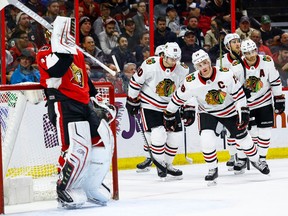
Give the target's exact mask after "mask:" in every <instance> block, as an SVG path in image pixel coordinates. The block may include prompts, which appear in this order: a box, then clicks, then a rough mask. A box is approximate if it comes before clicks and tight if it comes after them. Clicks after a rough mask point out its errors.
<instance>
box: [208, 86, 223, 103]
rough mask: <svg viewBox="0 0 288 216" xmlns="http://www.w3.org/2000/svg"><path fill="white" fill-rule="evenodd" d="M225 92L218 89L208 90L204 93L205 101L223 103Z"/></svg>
mask: <svg viewBox="0 0 288 216" xmlns="http://www.w3.org/2000/svg"><path fill="white" fill-rule="evenodd" d="M226 94H227V93H226V92H223V91H221V89H219V90H215V89H213V90H210V91H208V93H207V94H206V97H205V101H206V103H207V104H209V105H218V104H223V103H224V100H225V97H226Z"/></svg>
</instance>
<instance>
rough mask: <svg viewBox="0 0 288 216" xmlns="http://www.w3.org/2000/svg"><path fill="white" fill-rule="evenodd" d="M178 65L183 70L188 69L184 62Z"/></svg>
mask: <svg viewBox="0 0 288 216" xmlns="http://www.w3.org/2000/svg"><path fill="white" fill-rule="evenodd" d="M180 65H181V66H182V67H183V68H185V69H188V68H189V67H188V65H186V64H185V63H184V62H181V63H180Z"/></svg>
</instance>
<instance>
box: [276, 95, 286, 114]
mask: <svg viewBox="0 0 288 216" xmlns="http://www.w3.org/2000/svg"><path fill="white" fill-rule="evenodd" d="M274 108H275V113H276V114H282V113H283V112H284V110H285V96H284V95H279V96H274Z"/></svg>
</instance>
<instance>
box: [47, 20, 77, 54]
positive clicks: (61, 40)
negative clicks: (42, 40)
mask: <svg viewBox="0 0 288 216" xmlns="http://www.w3.org/2000/svg"><path fill="white" fill-rule="evenodd" d="M51 47H52V52H57V53H67V54H74V55H75V54H77V50H76V44H75V19H74V18H70V17H62V16H57V17H56V19H55V21H54V22H53V31H52V35H51Z"/></svg>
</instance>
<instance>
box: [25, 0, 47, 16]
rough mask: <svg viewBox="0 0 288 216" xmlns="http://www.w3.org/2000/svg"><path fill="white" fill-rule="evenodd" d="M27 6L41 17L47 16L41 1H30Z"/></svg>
mask: <svg viewBox="0 0 288 216" xmlns="http://www.w3.org/2000/svg"><path fill="white" fill-rule="evenodd" d="M25 6H27V7H28V8H30V9H31V10H32V11H34V12H35V13H37V14H38V15H39V16H43V15H44V14H45V11H46V9H45V7H44V6H43V5H42V4H41V3H40V0H28V1H27V2H26V3H25Z"/></svg>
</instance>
